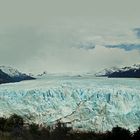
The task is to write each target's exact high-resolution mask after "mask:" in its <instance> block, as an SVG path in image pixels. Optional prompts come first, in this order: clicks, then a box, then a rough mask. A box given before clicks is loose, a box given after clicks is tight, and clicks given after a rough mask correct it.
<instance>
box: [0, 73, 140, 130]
mask: <svg viewBox="0 0 140 140" xmlns="http://www.w3.org/2000/svg"><path fill="white" fill-rule="evenodd" d="M13 113H16V114H19V115H21V116H23V117H24V118H25V120H26V121H27V122H36V123H38V124H43V125H54V124H55V123H56V122H58V121H61V122H64V123H67V124H68V125H71V126H72V127H73V128H74V129H78V130H94V131H106V130H111V129H112V127H114V126H116V125H119V126H121V127H126V128H129V129H130V130H132V131H133V130H136V129H137V127H139V126H140V80H139V79H133V78H132V79H129V78H127V79H123V78H122V79H120V78H117V79H116V78H113V79H109V78H90V77H76V76H75V77H74V76H73V77H68V76H67V77H63V76H61V77H53V76H52V77H48V78H44V79H37V80H31V81H22V82H19V83H9V84H3V85H0V116H9V115H10V114H13Z"/></svg>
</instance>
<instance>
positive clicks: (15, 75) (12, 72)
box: [0, 66, 35, 84]
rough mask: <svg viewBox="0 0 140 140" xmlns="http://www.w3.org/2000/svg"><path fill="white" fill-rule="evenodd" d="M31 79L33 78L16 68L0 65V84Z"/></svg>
mask: <svg viewBox="0 0 140 140" xmlns="http://www.w3.org/2000/svg"><path fill="white" fill-rule="evenodd" d="M32 79H35V78H33V77H31V76H28V75H26V74H24V73H21V72H19V71H18V70H16V69H13V68H11V67H6V66H0V84H2V83H10V82H19V81H23V80H32Z"/></svg>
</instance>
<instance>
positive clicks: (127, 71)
mask: <svg viewBox="0 0 140 140" xmlns="http://www.w3.org/2000/svg"><path fill="white" fill-rule="evenodd" d="M95 76H97V77H103V76H106V77H110V78H111V77H112V78H113V77H114V78H117V77H118V78H119V77H122V78H140V65H139V64H134V65H132V66H129V67H123V68H110V69H104V70H103V71H101V72H98V73H96V74H95Z"/></svg>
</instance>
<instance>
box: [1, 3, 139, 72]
mask: <svg viewBox="0 0 140 140" xmlns="http://www.w3.org/2000/svg"><path fill="white" fill-rule="evenodd" d="M139 6H140V0H0V64H1V65H8V66H13V67H15V68H18V69H19V70H21V71H24V72H31V73H38V72H42V71H44V70H46V71H48V72H55V73H58V72H59V73H60V72H76V73H81V72H95V71H100V70H101V69H104V68H108V67H112V66H126V65H132V64H135V63H139V62H140V15H139V13H140V8H139Z"/></svg>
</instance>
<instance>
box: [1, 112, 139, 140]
mask: <svg viewBox="0 0 140 140" xmlns="http://www.w3.org/2000/svg"><path fill="white" fill-rule="evenodd" d="M0 140H140V128H138V130H137V131H135V132H134V133H131V132H130V131H129V130H127V129H124V128H121V127H118V126H117V127H115V128H113V129H112V131H108V132H104V133H95V132H79V131H74V130H72V128H70V127H66V126H65V124H62V123H59V122H58V123H57V125H56V126H55V128H54V129H52V128H50V127H43V126H39V125H37V124H26V123H25V122H24V120H23V118H22V117H20V116H18V115H16V114H14V115H12V116H11V117H9V118H4V117H1V118H0Z"/></svg>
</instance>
